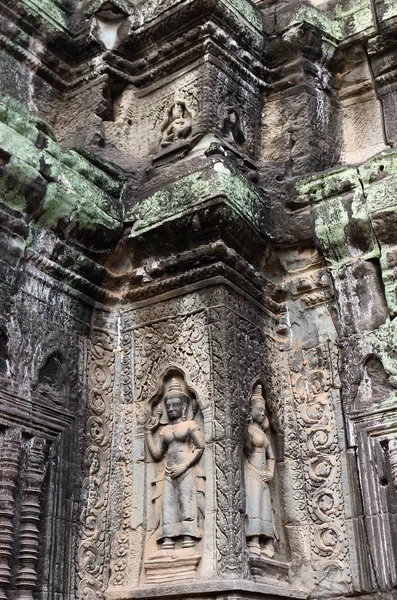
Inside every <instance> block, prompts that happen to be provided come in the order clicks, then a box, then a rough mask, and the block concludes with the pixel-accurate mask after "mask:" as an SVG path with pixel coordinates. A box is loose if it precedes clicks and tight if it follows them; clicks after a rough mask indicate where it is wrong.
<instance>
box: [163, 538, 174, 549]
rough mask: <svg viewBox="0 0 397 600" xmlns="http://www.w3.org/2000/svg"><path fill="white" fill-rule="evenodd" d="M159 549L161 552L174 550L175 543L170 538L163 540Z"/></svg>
mask: <svg viewBox="0 0 397 600" xmlns="http://www.w3.org/2000/svg"><path fill="white" fill-rule="evenodd" d="M161 547H162V549H163V550H173V549H174V548H175V542H174V540H173V539H172V538H164V541H163V543H162V545H161Z"/></svg>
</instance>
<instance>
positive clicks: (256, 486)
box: [245, 385, 275, 558]
mask: <svg viewBox="0 0 397 600" xmlns="http://www.w3.org/2000/svg"><path fill="white" fill-rule="evenodd" d="M268 428H269V419H268V417H267V413H266V404H265V399H264V397H263V394H262V386H261V385H257V386H256V387H255V390H254V392H253V394H252V396H251V420H250V423H249V425H248V429H247V432H246V436H245V453H246V458H247V460H246V468H245V488H246V517H247V518H246V537H247V545H248V548H249V550H250V552H251V553H252V554H256V555H260V554H261V553H262V554H264V555H266V556H268V557H270V558H271V557H272V556H274V546H273V541H274V528H273V518H272V505H271V500H270V489H269V482H270V481H271V480H272V479H273V476H274V465H275V459H274V454H273V450H272V447H271V445H270V442H269V439H268V437H267V435H266V433H265V432H266V430H267V429H268Z"/></svg>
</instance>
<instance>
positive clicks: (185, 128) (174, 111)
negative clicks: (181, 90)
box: [160, 101, 192, 148]
mask: <svg viewBox="0 0 397 600" xmlns="http://www.w3.org/2000/svg"><path fill="white" fill-rule="evenodd" d="M191 131H192V115H191V114H190V112H189V110H188V109H187V106H186V103H185V102H183V101H177V102H174V104H173V105H172V106H170V108H169V109H168V110H167V114H166V118H165V120H164V122H163V124H162V126H161V137H160V147H161V148H165V147H166V146H169V145H170V144H172V143H173V142H176V141H178V140H180V139H186V138H187V137H188V136H189V135H190V133H191Z"/></svg>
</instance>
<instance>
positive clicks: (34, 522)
mask: <svg viewBox="0 0 397 600" xmlns="http://www.w3.org/2000/svg"><path fill="white" fill-rule="evenodd" d="M45 450H46V442H45V440H43V439H42V438H38V437H33V438H32V439H31V440H30V441H29V445H28V450H27V462H26V475H25V481H24V489H23V492H22V493H23V495H22V503H21V513H20V523H21V528H20V539H19V544H20V545H19V557H18V572H17V578H16V586H17V596H16V597H17V600H33V590H34V589H35V587H36V583H37V571H36V563H37V557H38V553H39V521H40V512H41V507H40V495H41V493H42V487H43V481H44V475H45V456H46V452H45Z"/></svg>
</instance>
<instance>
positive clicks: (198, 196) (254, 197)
mask: <svg viewBox="0 0 397 600" xmlns="http://www.w3.org/2000/svg"><path fill="white" fill-rule="evenodd" d="M266 209H267V205H266V199H265V197H264V195H263V194H262V192H261V191H260V190H259V189H258V188H257V187H256V186H255V185H253V184H252V183H251V181H249V180H248V179H247V178H246V177H245V176H244V175H243V174H242V173H241V172H240V171H239V170H238V169H237V168H236V167H235V166H234V165H233V164H232V163H230V162H229V161H228V160H227V159H225V158H223V157H221V156H219V157H218V156H217V157H213V158H210V159H208V160H207V162H206V164H205V165H204V166H203V167H202V168H199V169H197V170H195V171H193V172H190V173H189V174H187V175H185V176H184V177H181V178H180V179H179V180H178V181H175V182H174V183H171V184H170V185H168V186H166V187H163V188H162V189H159V190H157V191H155V192H154V193H151V194H150V195H148V196H147V197H145V198H142V199H141V200H139V201H137V202H136V204H135V205H134V206H133V207H132V208H131V209H130V210H129V211H128V212H127V213H126V226H127V227H129V228H130V229H129V238H130V240H131V241H133V242H134V243H136V242H138V243H139V242H140V241H142V242H143V243H145V244H150V243H151V241H153V240H155V239H156V238H157V240H159V239H160V240H161V239H162V240H163V242H164V240H167V244H168V247H169V248H172V249H173V250H177V249H178V245H179V244H180V241H181V240H182V239H184V240H185V242H191V241H192V240H193V238H194V237H197V238H199V239H200V240H201V242H200V243H202V242H203V240H207V241H215V240H217V239H223V240H225V241H226V240H229V243H230V244H231V246H232V247H234V248H236V249H238V251H239V252H242V254H243V256H245V257H246V258H247V259H248V260H250V257H248V256H247V252H248V254H249V252H250V249H249V246H253V244H254V241H255V243H257V244H259V247H260V244H261V242H260V241H261V240H264V239H265V238H266V236H267V230H266V217H265V215H266ZM161 245H162V244H161V243H160V246H161ZM244 246H245V249H244ZM245 250H246V251H247V252H245ZM257 250H258V247H257Z"/></svg>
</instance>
